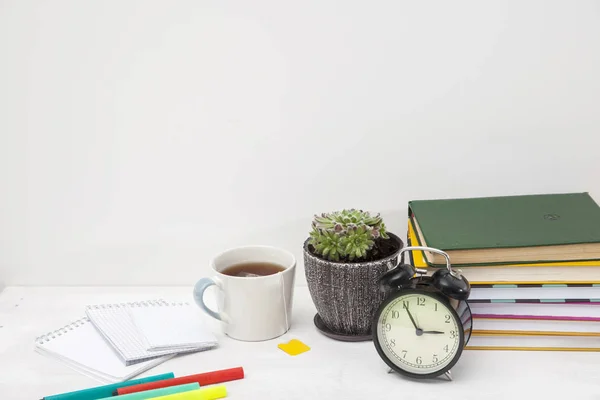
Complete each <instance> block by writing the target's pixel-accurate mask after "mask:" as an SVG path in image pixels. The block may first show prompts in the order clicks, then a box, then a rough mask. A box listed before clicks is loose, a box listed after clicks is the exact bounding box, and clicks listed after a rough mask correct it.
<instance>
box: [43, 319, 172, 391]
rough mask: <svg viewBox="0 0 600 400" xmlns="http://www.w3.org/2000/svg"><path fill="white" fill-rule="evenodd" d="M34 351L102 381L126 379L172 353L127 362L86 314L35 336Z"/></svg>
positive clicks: (164, 359) (162, 360) (109, 381)
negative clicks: (136, 361)
mask: <svg viewBox="0 0 600 400" xmlns="http://www.w3.org/2000/svg"><path fill="white" fill-rule="evenodd" d="M35 351H37V352H38V353H40V354H42V355H45V356H47V357H50V358H52V359H55V360H57V361H59V362H61V363H63V364H64V365H66V366H67V367H69V368H71V369H73V370H75V371H78V372H79V373H82V374H84V375H86V376H88V377H90V378H92V379H95V380H97V381H99V382H102V383H115V382H123V381H126V380H129V379H131V378H133V377H134V376H136V375H139V374H141V373H143V372H145V371H147V370H149V369H151V368H153V367H155V366H157V365H159V364H161V363H163V362H165V361H167V360H168V359H170V358H172V357H174V356H175V354H170V355H165V356H161V357H157V358H154V359H152V360H148V361H145V362H142V363H138V364H135V365H129V366H127V365H125V364H124V363H123V361H122V360H121V359H120V357H119V356H118V355H117V354H116V353H115V351H114V350H113V349H112V348H111V346H110V345H109V344H108V343H107V342H106V341H105V340H104V338H103V337H102V335H101V334H100V333H99V332H98V331H97V330H96V328H95V327H94V326H93V325H92V323H91V322H90V321H89V319H88V318H85V317H84V318H81V319H79V320H77V321H74V322H72V323H69V324H66V325H65V326H63V327H61V328H59V329H56V330H54V331H51V332H48V333H47V334H44V335H41V336H39V337H37V338H36V340H35Z"/></svg>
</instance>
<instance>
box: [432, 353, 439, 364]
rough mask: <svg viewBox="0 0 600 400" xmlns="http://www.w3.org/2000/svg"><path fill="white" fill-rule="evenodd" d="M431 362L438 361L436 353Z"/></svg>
mask: <svg viewBox="0 0 600 400" xmlns="http://www.w3.org/2000/svg"><path fill="white" fill-rule="evenodd" d="M433 362H434V363H436V362H438V356H437V354H434V355H433Z"/></svg>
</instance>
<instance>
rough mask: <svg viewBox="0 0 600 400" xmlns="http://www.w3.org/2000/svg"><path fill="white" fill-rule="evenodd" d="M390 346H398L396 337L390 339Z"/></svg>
mask: <svg viewBox="0 0 600 400" xmlns="http://www.w3.org/2000/svg"><path fill="white" fill-rule="evenodd" d="M390 346H392V347H394V346H396V339H392V340H390Z"/></svg>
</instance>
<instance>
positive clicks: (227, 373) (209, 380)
mask: <svg viewBox="0 0 600 400" xmlns="http://www.w3.org/2000/svg"><path fill="white" fill-rule="evenodd" d="M243 377H244V369H243V368H242V367H236V368H229V369H222V370H219V371H212V372H204V373H201V374H195V375H187V376H182V377H179V378H172V379H167V380H162V381H158V382H147V383H141V384H139V385H133V386H127V387H120V388H118V389H117V390H116V391H115V393H113V394H114V395H119V396H120V395H123V394H129V393H136V392H142V391H144V390H152V389H158V388H163V387H168V386H175V385H183V384H186V383H194V382H197V383H198V384H199V385H200V386H207V385H213V384H215V383H223V382H228V381H233V380H236V379H242V378H243Z"/></svg>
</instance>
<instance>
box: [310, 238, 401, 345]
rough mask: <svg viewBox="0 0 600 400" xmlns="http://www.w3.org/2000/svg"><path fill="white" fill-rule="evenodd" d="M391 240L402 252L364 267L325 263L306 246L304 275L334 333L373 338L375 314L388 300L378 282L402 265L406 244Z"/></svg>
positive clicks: (315, 300)
mask: <svg viewBox="0 0 600 400" xmlns="http://www.w3.org/2000/svg"><path fill="white" fill-rule="evenodd" d="M388 235H389V237H390V238H389V239H388V240H393V241H395V242H396V245H397V247H398V250H397V251H396V252H395V253H393V254H392V255H389V256H388V257H386V258H383V259H381V260H377V261H369V262H364V263H343V262H334V261H328V260H324V259H322V258H320V257H317V256H315V255H314V254H312V253H311V252H310V251H309V249H308V239H307V240H306V241H305V242H304V273H305V275H306V281H307V284H308V290H309V292H310V296H311V298H312V301H313V303H314V305H315V307H316V308H317V312H318V314H319V316H320V317H321V320H322V321H323V323H324V324H325V325H326V326H327V327H328V328H329V329H330V330H331V331H332V332H334V333H336V334H340V335H347V336H364V335H370V334H371V323H372V319H373V317H374V315H375V312H376V311H377V309H378V308H379V306H380V305H381V303H382V302H383V300H384V297H385V296H384V293H382V292H381V291H380V290H379V288H378V286H377V279H378V278H379V277H380V276H381V275H382V274H383V273H384V272H386V271H387V270H389V269H390V268H392V267H394V266H396V265H397V263H398V253H399V252H400V250H402V247H403V246H404V243H403V242H402V240H401V239H400V238H399V237H398V236H396V235H395V234H393V233H390V232H388Z"/></svg>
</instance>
